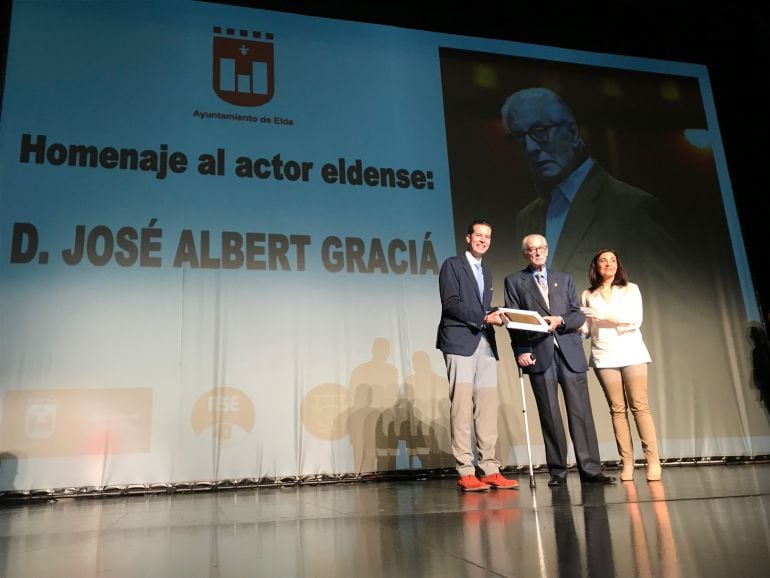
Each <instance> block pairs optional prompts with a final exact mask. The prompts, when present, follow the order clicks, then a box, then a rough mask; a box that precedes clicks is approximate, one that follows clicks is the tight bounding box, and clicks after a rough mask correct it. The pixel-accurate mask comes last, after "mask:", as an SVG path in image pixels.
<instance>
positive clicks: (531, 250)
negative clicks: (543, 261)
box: [524, 245, 548, 255]
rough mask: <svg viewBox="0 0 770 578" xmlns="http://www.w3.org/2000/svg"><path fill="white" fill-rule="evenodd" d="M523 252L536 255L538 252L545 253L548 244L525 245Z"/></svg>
mask: <svg viewBox="0 0 770 578" xmlns="http://www.w3.org/2000/svg"><path fill="white" fill-rule="evenodd" d="M524 252H525V253H526V254H527V255H537V254H538V253H547V252H548V245H542V246H540V247H527V248H526V250H525V251H524Z"/></svg>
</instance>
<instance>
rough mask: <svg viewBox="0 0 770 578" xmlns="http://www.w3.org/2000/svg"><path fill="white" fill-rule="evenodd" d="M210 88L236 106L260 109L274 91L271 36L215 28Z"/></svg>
mask: <svg viewBox="0 0 770 578" xmlns="http://www.w3.org/2000/svg"><path fill="white" fill-rule="evenodd" d="M213 74H214V78H213V86H214V92H216V93H217V96H219V98H221V99H222V100H224V101H225V102H229V103H230V104H235V105H238V106H261V105H263V104H265V103H267V102H270V99H272V98H273V94H274V91H275V53H274V50H273V34H272V33H270V32H268V33H266V34H265V35H264V37H263V36H262V33H261V32H255V31H251V32H249V31H248V30H241V29H239V30H236V29H235V28H224V29H223V28H222V27H221V26H215V27H214V49H213Z"/></svg>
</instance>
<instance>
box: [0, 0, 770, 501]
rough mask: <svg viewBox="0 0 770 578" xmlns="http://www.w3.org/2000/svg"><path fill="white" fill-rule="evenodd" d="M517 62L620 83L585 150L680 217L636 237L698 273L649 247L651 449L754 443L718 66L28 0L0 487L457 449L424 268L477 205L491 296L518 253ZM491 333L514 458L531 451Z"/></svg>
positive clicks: (525, 70)
mask: <svg viewBox="0 0 770 578" xmlns="http://www.w3.org/2000/svg"><path fill="white" fill-rule="evenodd" d="M525 84H527V85H531V86H547V87H549V88H551V89H554V90H556V91H557V92H560V93H561V94H562V96H563V97H564V98H565V99H566V100H570V99H575V100H581V101H582V102H583V103H594V105H601V106H603V107H605V108H597V107H596V106H594V107H593V108H591V107H590V106H583V107H582V108H581V105H580V103H579V102H577V103H575V105H574V107H575V110H574V112H575V116H576V118H577V120H578V122H579V123H580V124H581V126H582V128H583V130H585V131H586V132H587V133H590V134H586V139H587V140H589V141H590V143H591V145H592V154H593V155H594V157H595V158H596V160H597V162H598V163H600V164H601V165H602V166H603V167H604V168H605V169H607V170H608V171H609V172H611V173H612V174H613V175H614V176H615V177H616V178H618V179H623V180H624V181H629V182H631V183H632V184H634V185H635V186H639V187H642V188H645V189H647V190H649V191H650V193H651V194H653V195H657V196H658V197H659V198H660V199H661V201H662V202H663V203H664V204H665V206H666V207H667V210H668V211H670V216H671V217H673V220H678V221H679V222H682V221H686V222H687V224H686V225H680V226H679V228H678V229H676V230H677V231H678V232H679V233H687V235H682V237H686V240H677V239H676V238H675V239H674V240H673V241H672V242H670V243H669V245H668V248H669V250H670V252H669V253H665V254H661V253H659V251H660V249H658V248H657V247H654V246H652V245H650V246H649V247H648V248H643V249H642V250H639V248H638V247H636V248H635V250H636V251H638V252H639V253H640V254H641V255H642V256H643V257H645V258H646V259H647V261H650V262H658V261H664V262H665V261H668V260H670V261H669V263H670V264H673V263H676V269H677V270H678V271H680V272H681V273H682V278H683V279H682V281H681V282H678V281H677V282H672V283H671V284H670V286H669V288H668V289H669V290H670V292H671V293H672V294H673V297H672V302H674V301H675V302H676V303H677V305H676V306H671V305H666V303H667V299H666V298H664V296H663V295H661V293H662V292H664V291H666V287H665V283H663V284H661V283H658V284H657V285H655V284H650V285H649V286H645V285H644V283H643V282H642V281H641V279H644V277H643V275H642V269H641V267H640V269H639V278H640V285H641V286H642V292H643V295H644V297H645V300H646V301H645V302H646V303H648V302H649V304H650V306H649V311H650V314H649V316H648V318H647V320H646V322H645V324H644V325H643V332H644V334H645V336H646V337H647V340H648V343H649V344H650V346H651V349H652V350H653V357H654V359H653V365H652V371H651V375H652V381H651V393H650V396H651V403H652V407H653V411H654V413H655V416H656V418H657V420H658V431H659V436H660V438H661V450H662V455H663V457H666V458H676V457H690V456H722V455H745V456H748V455H755V454H757V453H767V452H768V451H770V426H768V418H767V412H766V409H765V408H764V407H763V406H762V405H761V403H760V401H759V395H758V393H757V391H756V390H755V389H754V386H753V382H752V379H751V369H752V368H751V343H750V341H749V331H750V329H751V327H752V323H753V322H756V320H757V318H758V312H757V306H756V302H755V300H754V293H753V289H752V287H751V283H750V275H749V272H748V270H747V267H746V260H745V255H744V248H743V245H742V241H741V236H740V230H739V227H738V222H737V218H736V214H735V209H734V206H733V198H732V194H731V189H730V182H729V178H728V174H727V168H726V164H725V157H724V151H723V150H722V144H721V140H720V137H719V130H718V125H717V119H716V113H715V110H714V103H713V101H712V97H711V92H710V87H709V81H708V74H707V70H706V69H705V68H704V67H702V66H697V65H686V64H680V63H672V62H663V61H652V60H642V59H634V58H627V57H617V56H612V55H606V54H590V53H580V52H573V51H565V50H558V49H554V48H548V47H542V46H529V45H521V44H516V43H510V42H501V41H494V40H485V39H478V38H467V37H459V36H447V35H440V34H433V33H426V32H419V31H411V30H402V29H398V28H390V27H381V26H371V25H363V24H355V23H349V22H341V21H334V20H325V19H317V18H309V17H303V16H297V15H289V14H281V13H272V12H265V11H259V10H253V9H247V8H239V7H231V6H223V5H216V4H206V3H202V2H164V3H152V2H143V3H138V4H137V3H134V2H120V1H115V2H98V3H97V2H68V1H55V2H45V1H41V0H35V1H18V2H15V3H14V5H13V9H12V22H11V30H10V39H9V46H8V62H7V69H6V76H5V93H4V100H3V103H2V125H0V147H2V148H1V149H0V154H1V157H0V162H1V163H2V165H1V167H0V170H1V172H0V457H1V458H2V462H0V490H12V489H21V490H26V489H35V488H61V487H82V486H97V487H103V486H110V485H125V484H148V483H179V482H192V481H212V480H225V479H243V478H285V477H292V478H297V477H303V476H314V475H320V474H329V475H338V474H349V473H361V472H372V471H384V470H395V469H424V468H438V467H451V466H452V465H453V461H452V458H451V455H450V445H449V435H448V421H449V420H448V415H449V414H448V399H447V384H446V379H445V377H444V364H443V359H442V357H441V355H440V353H439V352H437V351H436V350H435V349H434V342H435V341H434V340H435V329H436V325H437V322H438V319H439V312H440V304H439V298H438V282H437V280H438V271H439V267H440V265H441V262H442V261H443V260H444V259H446V258H447V257H449V256H450V255H453V254H454V253H455V252H456V250H457V249H458V247H461V244H459V245H458V239H461V238H462V235H463V232H464V229H465V227H466V226H467V221H469V220H471V219H473V218H486V219H488V220H490V221H491V222H492V223H493V228H494V239H493V243H492V248H491V250H490V254H489V255H490V263H491V264H492V265H493V267H494V273H495V277H496V280H495V284H496V285H495V288H496V294H497V295H498V298H497V299H496V301H495V304H498V305H500V304H502V291H501V287H502V280H503V278H504V277H505V275H507V274H508V273H510V272H512V271H514V270H516V269H519V268H521V267H522V266H523V261H522V259H521V257H520V254H519V251H518V249H517V246H518V235H519V234H521V233H522V232H521V231H517V230H516V215H517V213H518V212H519V211H520V210H521V208H522V207H523V206H524V205H526V204H527V203H528V202H530V201H531V200H532V198H533V195H534V193H533V191H532V190H531V188H528V187H527V186H525V185H526V184H527V182H528V181H527V178H528V177H527V174H526V167H525V166H524V165H522V161H521V159H520V158H518V157H517V156H516V154H515V153H514V152H512V151H511V150H510V149H509V148H508V147H507V145H506V143H505V135H504V132H503V130H502V128H501V125H500V118H499V108H500V106H501V105H502V102H503V100H504V99H505V97H506V96H507V95H508V94H510V93H511V92H513V91H514V90H516V89H518V88H522V87H524V85H525ZM640 90H641V91H642V92H641V93H640V92H639V91H640ZM645 91H646V92H645ZM594 97H595V98H594ZM661 99H663V100H661ZM602 103H603V104H602ZM667 103H668V104H670V105H671V106H670V107H668V108H667V106H668V104H667ZM671 107H673V108H671ZM672 111H673V112H672ZM610 113H611V114H610ZM661 115H663V116H661ZM652 118H655V119H658V120H660V122H657V123H652V122H651V121H650V120H649V119H652ZM646 119H647V120H646ZM591 131H593V132H591ZM656 131H657V132H656ZM688 131H690V132H688ZM693 134H694V135H696V136H697V138H698V140H697V142H696V143H695V144H693V141H691V140H687V139H685V138H684V137H685V135H693ZM662 142H665V143H667V146H657V145H656V146H652V147H651V146H648V145H649V144H650V143H658V144H660V143H662ZM696 144H697V145H698V147H699V148H696V146H695V145H696ZM640 152H642V153H643V154H642V155H641V158H637V157H638V155H637V153H640ZM650 167H654V168H655V170H654V171H649V172H648V170H647V169H648V168H650ZM672 183H675V185H674V184H672ZM674 189H675V193H676V194H675V195H670V196H669V193H670V192H671V191H672V190H674ZM690 201H692V202H690ZM682 211H684V215H686V219H681V218H680V217H681V216H682ZM625 218H627V219H628V221H627V222H628V224H629V226H632V224H633V222H634V216H633V215H628V216H626V217H625ZM695 222H701V223H705V224H704V225H703V226H701V227H697V228H696V227H692V223H695ZM597 242H598V241H597ZM612 242H613V239H612V238H611V237H610V238H608V239H607V240H606V243H602V244H605V245H611V244H612ZM645 247H646V246H645ZM596 248H597V249H598V248H599V247H598V246H597V247H596ZM560 250H561V247H560ZM585 257H586V255H581V259H582V260H585ZM642 261H644V259H642ZM565 262H566V261H565ZM689 263H692V264H693V267H692V268H690V267H688V264H689ZM584 266H585V268H587V266H588V262H587V261H585V263H584ZM571 272H573V274H575V275H576V281H577V286H578V287H581V288H582V287H583V286H585V270H582V271H580V270H577V269H576V270H574V271H571ZM630 273H631V276H632V280H633V276H634V271H633V270H631V271H630ZM658 304H660V305H658ZM689 304H692V305H693V307H695V308H696V309H695V314H694V315H692V317H691V316H690V315H689V314H688V305H689ZM674 307H675V308H674ZM686 319H689V320H691V321H692V323H691V324H690V325H687V324H686V323H684V320H686ZM498 339H499V342H500V343H501V345H502V347H501V352H502V354H503V360H502V362H501V366H500V367H501V371H500V383H499V384H500V388H501V396H502V401H503V403H502V408H501V412H500V426H501V427H500V430H501V439H500V447H499V452H500V453H499V455H500V457H501V459H502V462H503V463H504V464H505V465H521V464H523V463H525V462H526V446H525V438H524V431H523V422H522V418H521V406H522V404H521V398H520V394H519V383H518V378H517V375H516V373H515V370H514V369H513V367H514V366H513V361H512V355H511V351H510V347H509V346H508V345H507V341H508V340H507V335H506V334H505V332H504V331H502V330H500V332H499V335H498ZM677 360H678V361H677ZM591 387H592V397H593V403H594V413H595V415H596V420H597V425H598V426H599V435H600V442H601V445H602V458H603V459H605V460H612V459H616V458H617V453H616V450H615V447H614V441H613V436H612V431H611V427H610V422H609V415H608V410H607V408H606V403H605V402H604V400H603V397H602V394H601V391H600V389H599V388H598V385H596V383H595V382H592V386H591ZM527 389H528V388H527ZM527 396H528V404H529V407H530V408H534V401H533V398H532V397H531V395H530V394H529V392H528V393H527ZM530 423H531V424H532V426H531V427H532V434H533V441H534V444H535V445H534V451H535V461H536V462H539V463H542V462H543V461H544V451H543V446H542V438H541V436H540V429H539V426H538V425H537V420H536V419H531V420H530ZM640 455H641V454H640Z"/></svg>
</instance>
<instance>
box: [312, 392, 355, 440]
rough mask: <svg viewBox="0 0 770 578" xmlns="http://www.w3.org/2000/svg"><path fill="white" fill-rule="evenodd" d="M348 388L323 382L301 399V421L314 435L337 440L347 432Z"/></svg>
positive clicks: (323, 438)
mask: <svg viewBox="0 0 770 578" xmlns="http://www.w3.org/2000/svg"><path fill="white" fill-rule="evenodd" d="M349 406H350V404H349V402H348V390H347V388H344V387H342V386H341V385H339V384H337V383H323V384H321V385H318V386H316V387H314V388H313V390H312V391H311V392H310V393H308V394H307V396H306V397H305V399H304V400H302V423H303V424H304V426H305V427H306V428H307V430H308V431H309V432H310V433H312V434H313V435H314V436H315V437H317V438H319V439H322V440H330V441H331V440H338V439H340V438H341V437H342V436H344V435H346V434H347V428H346V423H345V419H344V418H345V416H346V412H347V411H348V410H349Z"/></svg>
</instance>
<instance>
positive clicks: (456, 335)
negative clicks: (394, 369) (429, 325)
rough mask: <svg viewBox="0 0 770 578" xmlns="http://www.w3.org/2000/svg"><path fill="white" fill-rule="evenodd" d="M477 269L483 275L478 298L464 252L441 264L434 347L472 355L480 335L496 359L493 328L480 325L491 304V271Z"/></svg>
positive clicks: (474, 280)
mask: <svg viewBox="0 0 770 578" xmlns="http://www.w3.org/2000/svg"><path fill="white" fill-rule="evenodd" d="M481 270H482V273H483V275H484V295H483V297H479V289H478V285H477V284H476V275H475V273H474V272H473V269H471V266H470V264H469V263H468V259H467V258H466V257H465V253H463V254H462V255H457V256H456V257H450V258H449V259H447V260H446V261H444V264H443V265H441V272H440V273H439V276H438V287H439V293H440V295H441V321H440V322H439V324H438V335H437V337H436V347H437V348H438V349H440V350H441V351H442V352H444V353H453V354H456V355H473V352H474V351H476V348H477V347H478V346H479V340H481V335H482V332H483V333H484V335H485V336H486V338H487V341H489V344H490V345H491V346H492V351H494V353H495V358H497V344H496V343H495V331H494V328H493V327H491V326H485V325H484V316H485V315H486V313H487V312H488V311H489V310H490V308H491V305H490V304H491V303H492V272H491V271H489V269H487V268H486V267H484V265H483V264H482V266H481Z"/></svg>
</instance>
